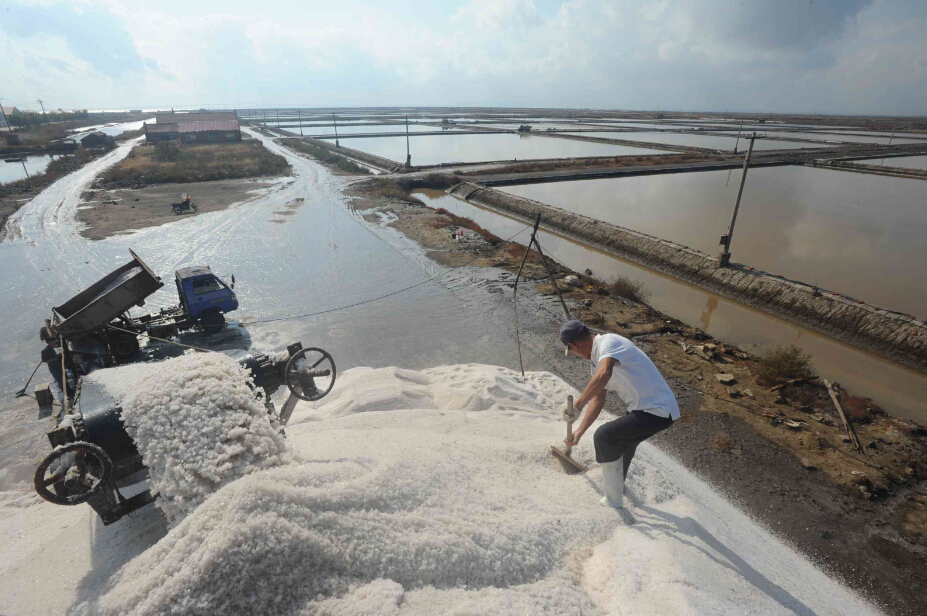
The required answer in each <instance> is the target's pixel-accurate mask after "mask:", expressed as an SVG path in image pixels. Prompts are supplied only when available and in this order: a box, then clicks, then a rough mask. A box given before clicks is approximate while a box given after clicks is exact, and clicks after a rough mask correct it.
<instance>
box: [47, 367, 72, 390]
mask: <svg viewBox="0 0 927 616" xmlns="http://www.w3.org/2000/svg"><path fill="white" fill-rule="evenodd" d="M48 371H49V372H50V373H51V375H52V378H54V379H55V382H56V383H58V387H60V388H61V392H62V393H63V394H64V395H65V396H68V397H71V396H73V395H74V388H73V387H71V384H70V383H68V382H67V380H66V379H63V378H61V366H60V365H59V366H54V365H53V364H48Z"/></svg>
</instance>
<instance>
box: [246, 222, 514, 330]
mask: <svg viewBox="0 0 927 616" xmlns="http://www.w3.org/2000/svg"><path fill="white" fill-rule="evenodd" d="M530 228H531V227H524V228H523V229H521V231H519V232H518V233H516V234H515V235H513V236H511V237H510V238H508V239H505V240H502V241H501V242H500V243H501V244H506V243H508V242H511V241H512V240H513V239H515V238H516V237H517V236H518V235H521V234H522V233H524V232H525V231H527V230H528V229H530ZM480 256H481V255H476V256H475V257H473V258H472V259H470V260H469V261H467V262H465V263H463V264H461V265H458V266H457V267H453V268H451V269H449V270H447V271H446V272H443V273H441V274H438V275H436V276H432V277H431V278H427V279H425V280H423V281H421V282H417V283H415V284H413V285H409V286H408V287H404V288H402V289H399V290H396V291H393V292H392V293H387V294H385V295H380V296H378V297H373V298H371V299H365V300H363V301H360V302H355V303H353V304H348V305H346V306H339V307H338V308H329V309H328V310H320V311H318V312H309V313H306V314H297V315H293V316H289V317H277V318H273V319H262V320H259V321H249V322H248V323H247V324H248V325H255V324H258V323H275V322H277V321H292V320H294V319H305V318H308V317H314V316H318V315H320V314H328V313H330V312H338V311H341V310H347V309H348V308H356V307H357V306H363V305H365V304H372V303H373V302H377V301H380V300H382V299H386V298H387V297H392V296H394V295H399V294H400V293H404V292H406V291H409V290H410V289H414V288H416V287H420V286H422V285H423V284H427V283H429V282H432V281H434V280H437V279H439V278H443V277H445V276H447V275H448V274H450V273H451V272H455V271H457V270H459V269H461V268H464V267H467V266H468V265H470V264H471V263H473V262H474V261H476V260H477V259H479V258H480Z"/></svg>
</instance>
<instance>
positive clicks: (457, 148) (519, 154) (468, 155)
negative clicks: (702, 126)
mask: <svg viewBox="0 0 927 616" xmlns="http://www.w3.org/2000/svg"><path fill="white" fill-rule="evenodd" d="M344 145H346V146H348V147H350V148H354V149H355V150H360V151H362V152H367V153H368V154H375V155H377V156H382V157H384V158H388V159H390V160H395V161H397V162H402V161H404V160H405V159H406V140H405V139H404V138H402V137H358V138H356V139H350V140H346V141H345V143H344ZM410 147H411V152H412V164H413V165H438V164H441V163H476V162H481V161H490V160H516V159H517V160H526V159H532V158H572V157H580V156H626V155H636V156H640V155H645V154H654V153H658V152H660V151H659V150H648V149H643V148H632V147H628V146H623V145H609V144H605V143H593V142H588V141H573V140H571V139H555V138H552V137H545V136H543V135H516V134H512V133H509V134H505V133H493V134H489V135H479V134H473V135H413V136H412V137H411V141H410Z"/></svg>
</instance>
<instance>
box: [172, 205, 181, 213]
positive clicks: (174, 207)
mask: <svg viewBox="0 0 927 616" xmlns="http://www.w3.org/2000/svg"><path fill="white" fill-rule="evenodd" d="M171 207H172V208H173V209H174V213H175V214H183V206H182V205H180V204H179V203H172V204H171Z"/></svg>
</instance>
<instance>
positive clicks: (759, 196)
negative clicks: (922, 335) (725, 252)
mask: <svg viewBox="0 0 927 616" xmlns="http://www.w3.org/2000/svg"><path fill="white" fill-rule="evenodd" d="M728 174H729V172H728V171H712V172H702V173H682V174H676V175H660V176H644V177H633V178H612V179H603V180H587V181H576V182H558V183H552V184H532V185H527V186H509V187H505V188H501V189H500V190H503V191H505V192H509V193H512V194H517V195H521V196H523V197H527V198H529V199H534V200H536V201H540V202H542V203H549V204H550V205H554V206H557V207H561V208H564V209H566V210H568V211H571V212H577V213H579V214H584V215H586V216H590V217H592V218H595V219H597V220H602V221H605V222H610V223H613V224H616V225H620V226H623V227H627V228H629V229H634V230H636V231H641V232H644V233H649V234H651V235H655V236H657V237H660V238H665V239H668V240H673V241H675V242H679V243H680V244H684V245H687V246H691V247H693V248H697V249H699V250H702V251H704V252H707V253H709V254H716V253H717V251H718V248H717V246H718V239H719V238H720V236H721V233H722V232H723V231H724V230H725V228H726V226H727V224H728V223H729V221H730V216H731V209H732V208H733V205H734V201H735V199H736V197H737V188H738V185H739V183H740V170H735V171H733V173H731V179H730V182H728V180H727V177H728ZM924 187H925V184H924V183H923V181H922V180H916V179H905V178H893V177H880V176H873V175H864V174H858V173H850V172H843V171H833V170H825V169H813V168H809V167H775V168H760V169H751V170H750V174H749V175H748V177H747V184H746V187H745V189H744V195H743V202H742V204H741V208H740V213H739V214H738V218H737V228H736V230H735V233H734V238H733V242H732V245H731V252H732V254H733V255H734V257H733V258H734V260H736V261H740V262H741V263H746V264H748V265H751V266H753V267H757V268H760V269H764V270H767V271H770V272H773V273H775V274H780V275H783V276H785V277H787V278H793V279H796V280H801V281H804V282H807V283H809V284H814V285H818V286H821V287H823V288H828V289H833V290H836V291H840V292H841V293H847V294H849V295H852V296H854V297H858V298H860V299H862V300H865V301H868V302H871V303H873V304H876V305H881V306H884V307H886V308H890V309H893V310H900V311H904V312H907V313H911V314H914V315H915V316H920V317H923V316H927V285H923V284H912V281H916V280H923V275H924V274H923V273H924V272H925V271H927V251H924V250H923V249H922V246H923V238H924V237H925V236H927V209H925V208H924V207H923V196H924Z"/></svg>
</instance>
